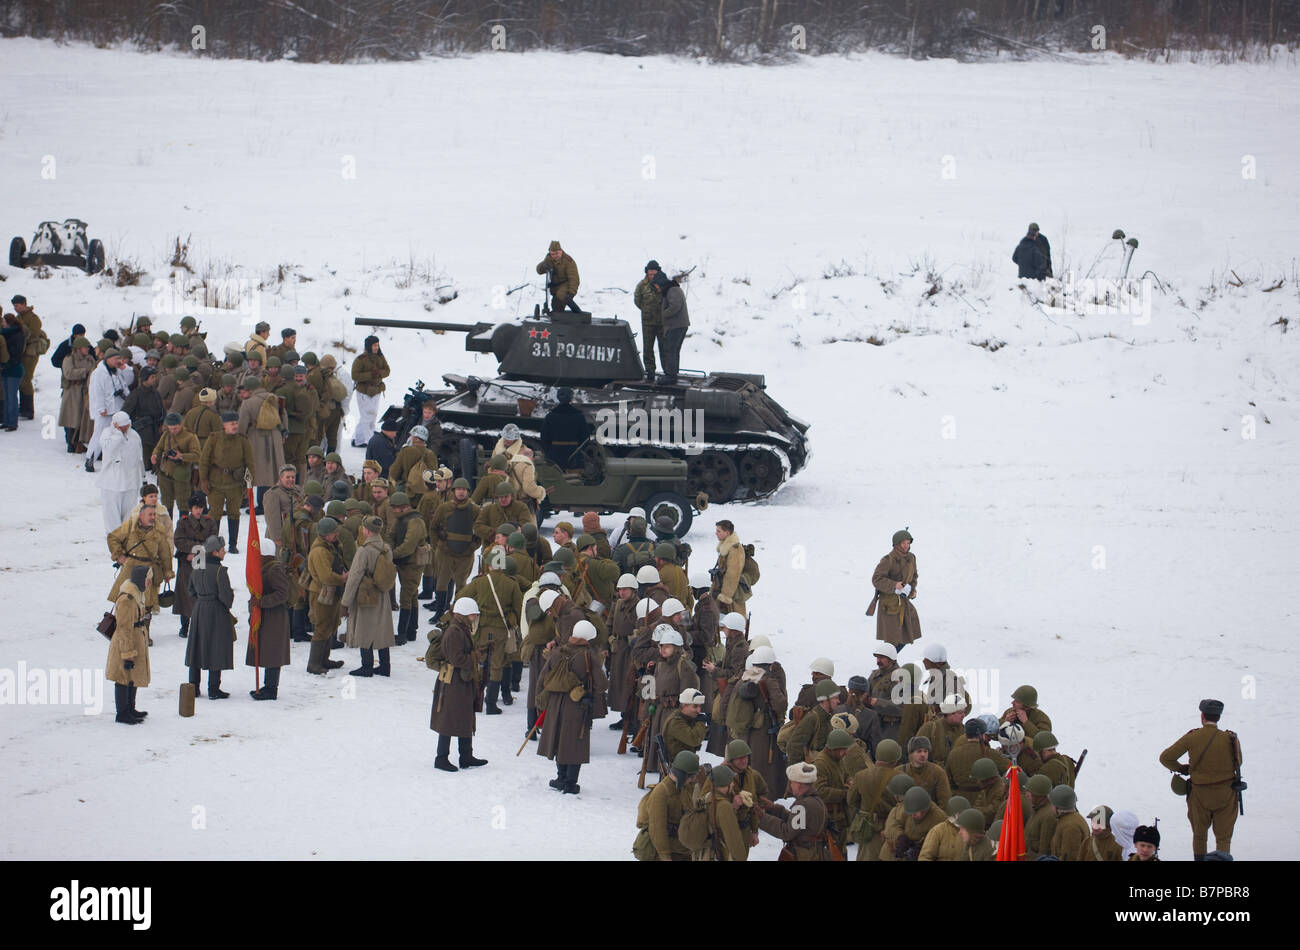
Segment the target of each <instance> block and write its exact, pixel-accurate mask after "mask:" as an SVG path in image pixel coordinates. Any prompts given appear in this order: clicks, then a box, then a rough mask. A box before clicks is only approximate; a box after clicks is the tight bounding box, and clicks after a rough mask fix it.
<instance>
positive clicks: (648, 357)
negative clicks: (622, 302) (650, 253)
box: [632, 261, 667, 383]
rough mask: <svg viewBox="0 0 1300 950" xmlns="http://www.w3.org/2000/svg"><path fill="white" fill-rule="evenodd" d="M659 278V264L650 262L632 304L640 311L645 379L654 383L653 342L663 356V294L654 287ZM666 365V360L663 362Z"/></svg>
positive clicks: (633, 295) (633, 296)
mask: <svg viewBox="0 0 1300 950" xmlns="http://www.w3.org/2000/svg"><path fill="white" fill-rule="evenodd" d="M658 276H659V262H658V261H650V262H649V263H648V264H646V266H645V277H644V278H643V279H642V280H641V282H640V283H639V284H637V285H636V290H635V291H634V292H633V294H632V302H633V303H635V304H636V308H637V309H638V310H640V311H641V354H642V355H641V358H642V360H643V361H644V362H645V378H646V379H647V380H649V381H650V382H652V383H653V382H654V381H655V341H656V340H657V341H658V342H659V355H660V356H661V357H662V356H663V355H664V321H663V306H664V298H663V294H661V293H660V292H659V288H658V287H656V286H655V278H656V277H658ZM664 363H665V365H667V359H665V360H664Z"/></svg>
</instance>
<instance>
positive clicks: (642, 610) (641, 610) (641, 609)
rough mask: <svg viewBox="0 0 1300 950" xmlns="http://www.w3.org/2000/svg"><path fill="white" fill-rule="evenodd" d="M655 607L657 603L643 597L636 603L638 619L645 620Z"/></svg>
mask: <svg viewBox="0 0 1300 950" xmlns="http://www.w3.org/2000/svg"><path fill="white" fill-rule="evenodd" d="M654 606H655V602H654V601H653V600H651V599H650V598H649V597H643V598H641V599H640V600H638V601H637V602H636V619H637V620H644V619H645V618H646V615H647V614H648V613H650V608H651V607H654Z"/></svg>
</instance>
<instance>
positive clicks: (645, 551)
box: [627, 539, 655, 574]
mask: <svg viewBox="0 0 1300 950" xmlns="http://www.w3.org/2000/svg"><path fill="white" fill-rule="evenodd" d="M627 546H628V556H627V563H628V571H627V573H629V574H635V573H636V572H637V570H638V569H639V568H642V567H647V566H653V565H654V562H655V546H654V542H653V541H650V540H649V539H647V540H645V541H629V542H627Z"/></svg>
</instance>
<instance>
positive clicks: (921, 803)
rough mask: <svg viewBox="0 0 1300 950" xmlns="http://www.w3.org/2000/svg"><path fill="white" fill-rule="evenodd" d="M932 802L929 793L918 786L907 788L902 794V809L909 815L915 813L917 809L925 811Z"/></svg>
mask: <svg viewBox="0 0 1300 950" xmlns="http://www.w3.org/2000/svg"><path fill="white" fill-rule="evenodd" d="M933 803H934V799H932V798H931V797H930V793H929V792H927V791H926V790H925V789H923V788H921V787H920V786H913V787H912V788H909V789H908V790H907V792H906V793H905V794H904V795H903V811H905V812H907V813H908V814H909V815H915V814H916V813H917V812H918V811H925V810H926V809H927V808H929V807H930V806H931V805H932V804H933Z"/></svg>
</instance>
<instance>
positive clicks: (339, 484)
mask: <svg viewBox="0 0 1300 950" xmlns="http://www.w3.org/2000/svg"><path fill="white" fill-rule="evenodd" d="M351 494H352V486H351V485H349V484H348V483H347V481H345V480H344V479H342V478H340V479H338V480H337V481H336V482H334V484H333V485H331V486H330V497H331V498H335V499H337V500H338V501H345V500H346V499H347V498H348V496H349V495H351ZM408 500H409V499H408Z"/></svg>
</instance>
